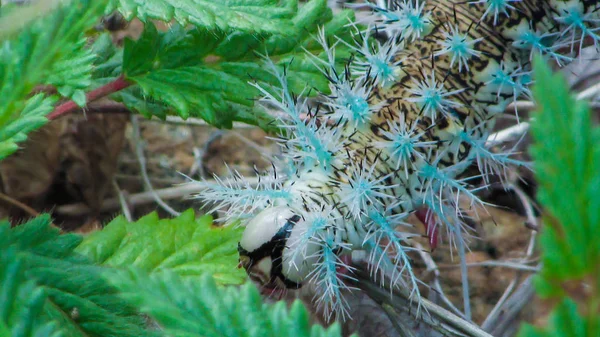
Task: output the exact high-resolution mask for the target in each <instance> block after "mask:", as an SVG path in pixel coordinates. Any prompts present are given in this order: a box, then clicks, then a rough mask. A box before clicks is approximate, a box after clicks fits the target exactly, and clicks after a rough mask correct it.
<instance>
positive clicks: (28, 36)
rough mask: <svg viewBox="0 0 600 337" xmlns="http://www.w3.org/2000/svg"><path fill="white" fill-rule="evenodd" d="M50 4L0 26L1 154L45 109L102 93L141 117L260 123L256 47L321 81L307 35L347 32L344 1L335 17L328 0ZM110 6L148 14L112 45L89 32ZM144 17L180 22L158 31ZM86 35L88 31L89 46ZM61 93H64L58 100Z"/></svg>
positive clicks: (301, 80)
mask: <svg viewBox="0 0 600 337" xmlns="http://www.w3.org/2000/svg"><path fill="white" fill-rule="evenodd" d="M52 4H53V6H50V5H48V6H47V7H44V9H46V10H48V13H46V15H42V17H41V19H39V20H35V21H33V23H32V24H31V25H27V26H19V25H17V27H19V28H21V30H20V32H18V33H13V34H12V35H11V34H8V35H4V37H7V38H9V39H7V40H4V41H3V42H2V49H0V76H2V77H3V78H4V79H5V80H4V81H3V82H2V85H1V87H0V93H1V94H2V95H1V96H2V98H1V99H0V158H4V157H6V156H7V155H9V154H11V153H13V152H14V151H16V150H17V149H18V146H17V143H18V142H21V141H23V140H24V139H26V135H27V133H28V132H30V131H32V130H35V129H37V128H39V127H41V126H42V125H44V124H45V123H46V122H47V119H54V118H57V117H59V116H61V115H63V114H66V113H70V112H72V111H74V110H76V109H78V108H80V107H82V106H84V105H85V104H89V103H90V102H92V101H95V100H98V99H100V98H103V97H106V96H110V97H111V98H112V99H115V100H117V101H120V102H123V103H124V104H125V105H126V106H127V107H128V108H129V109H131V111H133V112H139V113H142V114H143V115H145V116H146V117H151V116H157V117H160V118H165V117H166V116H167V115H168V114H178V115H180V116H181V117H184V118H187V117H190V116H196V117H200V118H203V119H205V120H206V121H207V122H208V123H210V124H212V125H215V126H218V127H225V128H230V127H231V126H232V122H233V121H242V122H247V123H252V124H259V125H261V126H263V127H267V126H268V123H269V122H270V121H272V119H273V118H272V117H271V116H270V115H268V114H267V113H266V112H265V111H264V110H262V109H260V108H257V107H255V105H254V99H255V98H256V97H257V96H258V95H259V92H258V90H257V89H255V88H254V87H253V86H251V85H250V84H249V82H250V81H253V80H256V81H262V82H267V83H269V81H272V82H274V81H275V79H274V78H272V77H270V76H268V73H267V72H266V71H264V70H263V69H261V66H260V62H262V60H263V56H264V55H267V54H268V55H269V56H270V57H272V58H275V59H278V60H279V61H278V65H279V66H280V67H284V66H286V67H288V69H289V71H291V72H292V73H293V74H294V75H295V78H296V79H297V80H296V81H297V83H296V85H297V86H298V87H300V86H302V87H305V86H308V87H311V88H316V89H318V90H322V91H327V90H328V86H327V83H326V81H324V80H323V79H322V77H321V76H319V74H318V71H317V70H316V69H314V67H312V66H311V65H309V64H310V62H308V61H307V57H308V56H306V53H305V50H309V51H311V52H313V53H316V54H318V53H319V50H320V49H319V48H320V47H319V45H318V44H315V43H314V41H312V35H314V33H315V32H316V31H317V28H318V27H319V26H320V25H326V26H327V27H328V34H330V36H333V35H334V34H335V35H336V36H340V37H344V36H347V34H346V33H345V32H346V28H345V26H346V24H348V23H349V22H350V20H351V19H352V12H351V11H345V12H343V13H341V14H340V15H337V16H336V17H335V18H333V15H332V13H331V10H330V9H329V8H328V7H327V1H326V0H311V1H310V2H308V3H306V4H304V5H303V6H301V7H299V6H298V2H297V1H296V0H285V1H276V0H244V1H224V2H220V3H219V4H216V3H214V2H212V1H203V0H187V1H166V0H153V1H133V0H121V1H108V0H105V1H89V0H70V1H64V2H63V3H61V4H55V3H52ZM9 7H11V8H10V10H9V9H8V8H7V7H6V6H3V7H2V8H3V9H4V11H3V15H5V16H6V20H7V21H3V23H5V24H6V25H8V23H9V22H13V21H14V20H15V17H16V15H15V14H13V13H15V12H17V13H21V14H23V15H25V14H27V13H29V11H27V7H26V8H25V9H21V8H12V6H9ZM113 10H116V11H119V12H121V13H123V14H124V15H125V17H126V18H127V19H133V18H138V19H141V20H142V21H144V22H145V29H144V32H143V34H142V36H141V37H140V38H139V39H138V40H136V41H133V40H127V41H126V42H125V44H124V46H123V47H117V46H115V45H114V44H113V43H109V41H110V38H109V37H108V34H106V33H104V34H100V35H98V33H94V30H93V28H94V26H95V24H96V23H97V22H99V20H100V17H101V16H102V14H104V13H109V12H112V11H113ZM217 13H218V14H217ZM29 16H32V15H29ZM150 19H159V20H165V21H170V20H172V19H174V20H176V21H177V22H178V24H174V25H172V26H171V28H169V29H168V30H167V31H160V32H159V31H158V30H157V29H156V27H155V24H154V23H153V22H152V21H150ZM189 25H191V28H190V26H189ZM11 31H13V32H16V31H17V30H16V29H12V30H11ZM89 37H92V39H94V40H95V43H94V44H93V45H92V46H91V48H90V46H89V45H88V43H87V41H88V38H89ZM346 56H347V55H346ZM339 57H340V58H342V57H344V54H343V53H340V55H339ZM292 59H295V61H294V62H291V61H292ZM290 63H291V64H290ZM34 89H35V90H34ZM61 98H66V99H68V100H67V101H64V100H63V101H62V102H60V104H58V105H57V102H58V101H59V100H60V99H61Z"/></svg>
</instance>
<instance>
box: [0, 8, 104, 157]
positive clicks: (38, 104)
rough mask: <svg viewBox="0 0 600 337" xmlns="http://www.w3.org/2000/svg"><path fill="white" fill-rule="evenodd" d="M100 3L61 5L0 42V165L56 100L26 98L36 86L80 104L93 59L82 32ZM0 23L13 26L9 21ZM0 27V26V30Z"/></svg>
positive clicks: (50, 97)
mask: <svg viewBox="0 0 600 337" xmlns="http://www.w3.org/2000/svg"><path fill="white" fill-rule="evenodd" d="M105 8H106V1H92V0H81V1H78V2H77V4H71V3H70V2H68V1H67V2H66V3H65V4H63V5H61V6H59V7H58V8H57V9H54V10H52V11H50V13H49V14H48V15H45V16H43V17H42V18H41V19H39V20H35V21H33V22H32V23H30V24H28V25H26V26H25V27H24V29H23V30H22V31H20V32H19V33H18V34H17V35H16V36H14V37H13V38H12V39H10V40H5V41H2V42H0V43H1V44H2V45H1V46H0V78H2V83H1V84H0V159H2V158H5V157H6V156H8V155H10V154H11V153H13V152H14V151H16V150H17V148H18V146H17V142H21V141H23V140H25V139H26V135H27V133H28V132H31V131H32V130H35V129H37V128H39V127H41V126H42V125H44V124H45V123H46V118H45V115H46V114H48V113H49V112H50V111H51V110H52V108H53V104H54V103H55V102H56V100H57V98H58V96H57V95H49V94H36V95H33V96H32V95H31V93H32V92H33V90H34V88H35V87H36V86H38V85H52V86H54V87H56V89H57V90H58V92H59V93H60V94H61V95H62V96H66V97H69V98H72V99H73V100H75V102H76V103H78V104H79V105H83V104H85V95H84V90H86V89H87V88H88V87H89V85H90V84H91V73H92V66H93V60H94V57H93V54H91V53H90V52H89V50H88V49H86V48H85V44H86V40H85V37H84V32H85V31H86V29H89V28H90V27H91V26H93V25H94V23H95V22H96V21H97V20H98V18H99V17H100V15H101V14H102V13H103V12H104V10H105ZM4 20H14V18H13V17H12V16H11V15H8V17H7V18H6V19H5V18H4V17H0V23H5V21H4ZM0 25H1V24H0Z"/></svg>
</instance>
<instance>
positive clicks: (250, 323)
mask: <svg viewBox="0 0 600 337" xmlns="http://www.w3.org/2000/svg"><path fill="white" fill-rule="evenodd" d="M112 282H113V283H114V284H115V285H116V286H117V287H118V288H119V289H121V291H122V292H123V296H124V297H125V298H127V299H128V300H129V301H130V302H131V303H133V304H134V305H135V306H136V307H138V308H140V310H141V311H142V312H144V313H147V314H149V315H150V316H152V317H154V318H156V320H157V321H158V322H159V324H161V326H162V327H163V328H164V329H165V334H167V335H172V336H190V337H192V336H214V337H220V336H224V337H254V336H256V337H259V336H261V337H262V336H313V337H318V336H323V337H325V336H339V335H340V334H341V330H340V326H339V325H338V324H334V325H333V326H332V327H330V328H329V329H324V328H322V327H321V326H318V325H314V326H312V327H311V326H310V324H309V317H308V312H307V311H306V309H305V308H304V306H303V305H302V303H301V302H300V300H296V302H294V304H293V305H292V306H291V308H290V309H289V310H288V309H287V308H286V304H285V302H278V303H277V304H275V305H267V304H265V303H264V302H263V300H262V297H261V296H260V294H259V292H258V290H257V289H256V287H255V286H253V285H252V284H250V283H246V284H245V285H243V286H242V287H241V288H239V289H238V288H233V287H229V288H221V289H219V287H218V286H217V285H216V284H215V282H214V281H213V279H212V278H211V277H210V276H207V275H204V276H203V277H202V278H201V279H200V280H197V281H195V282H192V281H191V280H189V279H188V280H184V279H182V278H181V277H178V276H177V275H174V274H173V273H170V272H168V273H163V274H160V275H151V276H147V275H144V274H140V273H129V274H125V275H122V277H117V278H114V279H112Z"/></svg>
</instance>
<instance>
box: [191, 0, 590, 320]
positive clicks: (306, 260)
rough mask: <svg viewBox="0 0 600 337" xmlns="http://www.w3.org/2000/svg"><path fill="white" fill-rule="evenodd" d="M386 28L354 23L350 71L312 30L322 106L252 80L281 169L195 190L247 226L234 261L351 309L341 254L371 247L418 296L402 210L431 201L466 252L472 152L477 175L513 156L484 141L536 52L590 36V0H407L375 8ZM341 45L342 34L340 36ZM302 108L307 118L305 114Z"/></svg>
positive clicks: (575, 44)
mask: <svg viewBox="0 0 600 337" xmlns="http://www.w3.org/2000/svg"><path fill="white" fill-rule="evenodd" d="M369 6H370V7H371V8H372V9H373V12H374V15H377V17H378V18H381V19H380V20H379V22H378V24H377V27H376V28H377V29H378V31H383V32H385V33H386V34H387V36H388V37H389V39H388V40H387V41H386V42H383V43H381V42H377V41H374V40H371V39H369V38H368V36H369V34H370V32H371V31H372V30H373V27H370V28H369V30H368V31H366V32H361V34H358V35H357V36H359V38H357V43H356V45H350V47H351V48H352V49H353V50H354V54H355V55H354V58H353V59H352V60H351V61H350V63H349V64H348V66H347V67H346V71H345V72H343V73H338V72H336V71H335V68H334V67H333V60H334V59H335V56H334V53H335V46H329V45H328V44H327V41H325V39H324V35H321V36H320V38H319V40H320V42H321V43H322V44H323V46H324V48H325V49H326V51H327V55H328V58H329V61H323V60H321V59H317V58H315V65H316V66H318V67H319V68H320V69H321V71H322V72H323V76H326V77H327V78H328V79H329V81H330V83H331V85H330V86H331V91H332V94H331V95H328V96H326V95H322V97H320V102H319V106H318V108H317V109H314V108H312V107H311V106H310V105H309V103H308V100H307V99H305V98H303V97H302V95H300V96H296V95H294V94H293V93H290V92H289V90H288V87H287V82H286V77H285V73H282V72H279V71H278V70H277V69H278V68H276V67H275V66H274V65H273V64H272V63H269V64H267V65H268V66H270V67H271V69H272V70H273V74H275V75H276V76H277V77H278V79H279V80H280V84H281V87H280V88H278V91H277V92H278V93H279V95H273V94H271V92H272V91H269V90H266V89H264V88H262V87H261V86H259V85H257V88H259V89H260V90H261V91H262V92H263V94H264V101H266V102H268V103H270V104H272V105H274V106H276V107H277V108H278V109H279V110H281V111H282V112H284V114H285V116H284V117H281V118H280V122H281V125H282V126H283V127H284V128H285V129H286V134H285V135H284V136H282V137H281V139H280V142H281V144H282V146H283V152H284V153H285V156H284V158H283V160H282V161H281V162H280V163H277V164H278V166H277V170H273V172H268V173H266V174H264V175H262V176H261V177H260V181H259V183H258V185H257V186H251V185H250V184H249V183H248V182H247V181H245V180H244V179H243V177H241V176H239V174H237V173H232V174H233V177H230V178H217V182H218V183H217V184H209V183H207V182H204V184H206V187H207V190H206V191H203V192H202V193H201V194H199V195H198V197H199V198H201V199H203V200H205V201H209V202H217V203H218V206H217V207H219V208H221V207H225V206H226V207H227V208H228V210H227V216H226V218H227V219H233V218H241V219H243V222H244V224H245V225H246V228H245V232H244V235H243V238H242V240H241V241H240V244H239V251H240V260H241V264H242V265H243V266H244V267H245V268H246V270H247V271H248V273H249V274H250V276H251V277H254V278H257V279H258V280H259V281H260V282H261V283H263V284H265V285H271V286H278V287H284V288H299V287H301V286H302V285H303V284H304V283H306V282H309V281H310V282H314V283H315V285H316V286H317V287H318V289H319V291H318V292H317V293H318V297H317V298H316V301H317V304H319V305H322V306H323V308H325V310H326V312H327V313H328V314H331V313H333V312H336V313H338V314H341V316H342V317H344V316H345V315H346V313H347V312H346V309H347V303H346V302H345V301H344V299H343V296H342V293H341V292H342V290H343V289H344V288H346V287H348V286H347V285H346V283H345V282H344V278H345V277H351V276H349V274H342V273H338V269H339V268H349V266H347V265H346V264H345V262H344V259H343V256H344V255H346V254H348V253H350V252H351V251H353V250H366V251H368V252H369V253H370V261H371V266H372V268H373V275H374V276H375V275H377V274H378V273H383V272H384V271H385V272H387V274H388V275H392V276H391V282H392V283H393V285H395V286H402V287H408V288H409V289H410V291H411V294H414V295H415V296H417V297H418V295H419V293H418V280H417V278H416V277H415V275H414V274H413V272H412V268H411V263H410V259H409V257H408V254H407V253H408V252H409V251H410V249H411V248H410V247H408V246H407V245H406V239H407V238H410V237H411V236H412V235H414V234H411V232H410V231H405V230H403V228H404V229H405V228H406V226H409V225H408V224H407V223H406V222H405V219H406V217H407V216H408V215H409V214H411V213H413V212H416V211H419V210H426V211H427V214H428V215H429V217H428V219H427V220H426V222H429V223H430V226H428V227H427V230H428V234H430V235H433V233H434V232H436V231H437V228H439V229H443V230H445V232H446V233H447V235H448V239H449V240H450V242H451V243H452V245H453V246H454V247H455V248H456V249H457V250H458V252H459V254H464V252H465V249H466V248H465V244H466V243H465V240H466V236H467V235H468V232H467V230H466V229H465V226H464V224H463V221H464V220H463V214H462V211H461V209H460V207H459V206H458V198H459V197H460V196H465V197H468V199H470V200H471V202H472V203H483V202H482V201H481V200H480V199H478V198H477V196H476V195H475V190H474V188H473V187H472V186H471V184H470V179H472V178H473V177H463V176H461V174H462V173H463V172H464V171H465V169H466V168H467V167H468V166H469V165H471V164H472V163H474V162H475V163H477V164H478V165H479V168H480V171H481V172H482V178H484V180H485V179H486V178H487V177H488V175H490V174H492V173H494V174H498V175H502V174H503V172H504V170H505V169H506V167H507V165H509V164H521V163H520V162H518V161H516V160H514V159H512V158H511V157H510V155H511V153H510V152H508V153H493V152H492V151H490V150H489V149H488V148H487V147H486V142H487V140H488V137H489V135H490V132H491V129H492V128H493V126H494V123H495V120H496V117H497V116H499V115H501V114H502V113H503V112H504V111H505V109H506V108H507V106H508V105H509V103H511V102H513V101H514V100H516V99H517V97H522V96H527V95H528V94H529V91H528V86H529V85H530V84H531V83H532V81H533V79H532V78H531V76H530V71H531V61H532V57H533V55H536V54H540V55H543V56H545V57H546V59H548V60H553V61H554V62H556V63H557V64H558V65H559V66H561V65H564V64H566V63H568V62H570V61H571V60H572V59H573V57H575V56H576V55H577V53H578V52H579V51H580V49H581V48H582V47H583V46H584V44H588V45H589V44H593V45H595V46H596V47H598V42H599V40H600V5H599V4H598V1H596V0H593V1H592V0H473V1H470V2H469V1H458V0H456V1H452V0H437V1H434V0H402V1H397V2H395V3H394V4H392V6H391V7H390V8H379V7H377V6H375V5H369ZM338 43H345V42H342V41H340V42H338ZM303 115H305V116H306V115H307V116H308V118H307V119H306V118H302V117H301V116H303Z"/></svg>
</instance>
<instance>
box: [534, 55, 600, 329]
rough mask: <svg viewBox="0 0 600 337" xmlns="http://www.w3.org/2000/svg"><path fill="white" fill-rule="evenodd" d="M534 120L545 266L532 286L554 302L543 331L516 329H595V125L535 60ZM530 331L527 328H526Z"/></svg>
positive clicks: (598, 181) (599, 215) (599, 256)
mask: <svg viewBox="0 0 600 337" xmlns="http://www.w3.org/2000/svg"><path fill="white" fill-rule="evenodd" d="M535 76H536V85H535V87H534V95H535V99H536V102H537V104H538V106H539V108H538V110H539V111H538V112H537V113H536V115H535V122H534V123H533V124H532V133H533V136H534V139H535V144H534V146H533V148H532V154H533V156H534V158H535V168H536V175H537V178H538V181H539V192H538V199H539V201H540V203H541V204H542V205H543V206H544V208H545V212H546V214H545V216H544V227H543V229H542V233H541V237H540V243H541V247H542V262H543V268H542V271H541V273H540V275H538V277H537V278H536V288H537V291H538V293H539V295H541V296H542V297H544V298H547V299H551V300H553V301H556V302H557V303H558V305H557V306H556V308H555V310H554V312H553V317H552V320H551V327H550V328H549V329H547V330H537V332H533V331H534V329H533V328H531V327H527V328H525V329H524V330H523V333H522V336H598V335H600V312H599V305H600V269H599V268H598V267H599V266H600V237H598V235H596V234H597V233H599V232H600V212H599V211H598V210H600V199H599V198H598V191H600V147H598V144H599V143H600V128H599V127H595V126H593V125H592V120H591V116H590V109H589V106H588V104H587V103H586V102H584V101H578V100H576V99H575V98H574V97H573V96H572V95H571V94H570V93H569V91H568V88H567V84H566V81H565V80H564V78H563V77H562V76H561V75H559V74H556V75H553V74H552V71H551V70H550V68H549V67H548V66H547V65H545V64H544V63H543V61H542V60H541V59H537V63H536V66H535ZM530 333H531V334H530Z"/></svg>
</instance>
